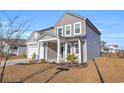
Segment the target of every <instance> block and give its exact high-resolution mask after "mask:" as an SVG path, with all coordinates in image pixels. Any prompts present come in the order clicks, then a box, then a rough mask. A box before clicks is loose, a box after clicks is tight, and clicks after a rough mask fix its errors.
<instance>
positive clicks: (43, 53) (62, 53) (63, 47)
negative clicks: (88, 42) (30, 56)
mask: <svg viewBox="0 0 124 93" xmlns="http://www.w3.org/2000/svg"><path fill="white" fill-rule="evenodd" d="M84 45H85V41H82V40H81V39H80V38H79V37H76V38H65V37H56V36H52V35H49V34H46V35H44V36H43V37H42V39H40V40H39V41H38V59H39V60H40V59H45V60H47V61H48V62H56V63H61V62H67V60H66V58H67V55H68V54H75V55H76V56H77V57H78V59H77V61H78V62H79V63H81V62H83V60H84V59H85V58H84V57H85V56H84V55H86V54H84V53H85V46H84Z"/></svg>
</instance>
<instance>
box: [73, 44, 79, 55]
mask: <svg viewBox="0 0 124 93" xmlns="http://www.w3.org/2000/svg"><path fill="white" fill-rule="evenodd" d="M74 49H75V50H74V51H75V54H79V45H78V43H75V44H74Z"/></svg>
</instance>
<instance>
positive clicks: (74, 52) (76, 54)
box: [74, 42, 79, 55]
mask: <svg viewBox="0 0 124 93" xmlns="http://www.w3.org/2000/svg"><path fill="white" fill-rule="evenodd" d="M76 44H78V42H75V43H74V53H75V55H79V53H78V54H76V48H75V45H76ZM78 50H79V44H78Z"/></svg>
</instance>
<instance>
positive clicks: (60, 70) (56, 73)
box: [44, 67, 69, 83]
mask: <svg viewBox="0 0 124 93" xmlns="http://www.w3.org/2000/svg"><path fill="white" fill-rule="evenodd" d="M57 69H58V70H59V71H57V72H55V74H53V76H51V77H50V78H49V79H48V80H46V81H45V82H44V83H48V82H49V81H50V80H52V79H53V78H54V77H55V76H56V75H58V74H59V73H60V72H63V71H69V69H68V68H62V67H60V68H57Z"/></svg>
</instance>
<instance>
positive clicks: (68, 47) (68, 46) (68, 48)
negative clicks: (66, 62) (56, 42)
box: [67, 43, 71, 55]
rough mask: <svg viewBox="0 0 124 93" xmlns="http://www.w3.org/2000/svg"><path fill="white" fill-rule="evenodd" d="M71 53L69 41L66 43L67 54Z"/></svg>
mask: <svg viewBox="0 0 124 93" xmlns="http://www.w3.org/2000/svg"><path fill="white" fill-rule="evenodd" d="M69 54H71V43H68V44H67V55H69Z"/></svg>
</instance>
